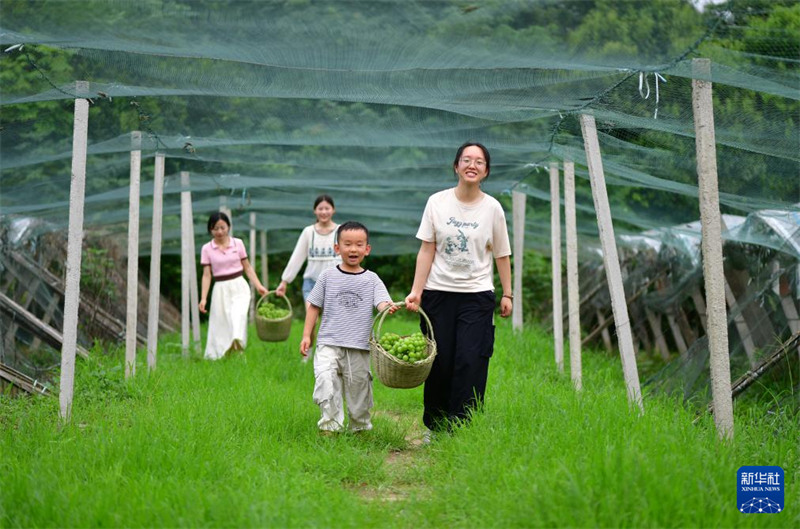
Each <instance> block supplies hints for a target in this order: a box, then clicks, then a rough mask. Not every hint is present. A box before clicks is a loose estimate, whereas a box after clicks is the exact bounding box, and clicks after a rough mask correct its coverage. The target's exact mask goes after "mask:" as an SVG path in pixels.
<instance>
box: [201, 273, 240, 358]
mask: <svg viewBox="0 0 800 529" xmlns="http://www.w3.org/2000/svg"><path fill="white" fill-rule="evenodd" d="M249 311H250V286H249V285H248V284H247V281H246V280H245V279H244V277H237V278H236V279H231V280H228V281H217V282H215V283H214V286H213V287H212V289H211V308H210V309H209V311H208V337H207V338H206V353H205V358H207V359H209V360H217V359H218V358H222V357H223V356H225V353H226V352H228V349H230V348H231V345H233V341H234V340H238V341H239V343H240V344H241V346H242V348H244V347H245V346H246V345H247V314H248V312H249Z"/></svg>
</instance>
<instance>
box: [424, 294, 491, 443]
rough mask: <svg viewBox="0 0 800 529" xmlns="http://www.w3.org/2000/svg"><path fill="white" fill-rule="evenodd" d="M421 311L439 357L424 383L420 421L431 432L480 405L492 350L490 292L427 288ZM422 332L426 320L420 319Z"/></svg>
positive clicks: (442, 427) (484, 390)
mask: <svg viewBox="0 0 800 529" xmlns="http://www.w3.org/2000/svg"><path fill="white" fill-rule="evenodd" d="M420 305H421V307H422V310H423V311H425V314H427V315H428V318H429V319H430V320H431V325H432V326H433V333H434V338H435V339H436V347H437V356H436V359H435V360H434V361H433V366H431V373H430V375H429V376H428V379H427V380H426V381H425V388H424V403H425V411H424V413H423V415H422V421H423V422H424V423H425V426H427V427H428V428H430V429H431V430H442V429H447V428H449V427H450V426H451V424H452V421H453V420H454V419H462V420H463V419H467V418H468V417H469V412H470V410H471V409H474V408H475V407H476V406H478V405H480V404H482V403H483V397H484V394H485V393H486V377H487V375H488V374H489V359H490V358H491V356H492V353H493V352H494V322H493V317H494V308H495V295H494V292H493V291H491V290H488V291H486V292H477V293H469V294H467V293H458V292H441V291H438V290H425V291H424V292H423V293H422V303H421V304H420ZM420 320H421V321H420V328H421V329H422V332H423V333H425V332H426V330H427V326H426V323H425V319H424V318H422V317H420Z"/></svg>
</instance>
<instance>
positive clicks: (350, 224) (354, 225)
mask: <svg viewBox="0 0 800 529" xmlns="http://www.w3.org/2000/svg"><path fill="white" fill-rule="evenodd" d="M356 230H361V231H363V232H364V233H366V234H367V244H369V230H368V229H367V227H366V226H364V225H363V224H361V223H360V222H356V221H354V220H348V221H347V222H345V223H344V224H340V225H339V229H338V230H336V241H337V242H338V241H339V239H340V238H341V236H342V232H343V231H356Z"/></svg>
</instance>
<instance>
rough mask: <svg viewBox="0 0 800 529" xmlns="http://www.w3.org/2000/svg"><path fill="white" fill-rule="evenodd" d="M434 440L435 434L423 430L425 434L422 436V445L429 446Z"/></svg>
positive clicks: (431, 431)
mask: <svg viewBox="0 0 800 529" xmlns="http://www.w3.org/2000/svg"><path fill="white" fill-rule="evenodd" d="M434 439H436V433H434V432H433V430H425V433H423V434H422V444H424V445H429V444H431V443H432V442H433V440H434Z"/></svg>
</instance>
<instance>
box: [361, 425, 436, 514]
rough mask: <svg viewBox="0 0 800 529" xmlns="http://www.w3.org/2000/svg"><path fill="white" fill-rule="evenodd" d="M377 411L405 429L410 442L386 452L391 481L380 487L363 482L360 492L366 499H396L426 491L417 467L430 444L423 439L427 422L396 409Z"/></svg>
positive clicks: (385, 462)
mask: <svg viewBox="0 0 800 529" xmlns="http://www.w3.org/2000/svg"><path fill="white" fill-rule="evenodd" d="M373 415H374V416H382V417H385V418H388V419H390V420H392V421H394V422H396V423H397V424H398V426H400V427H401V428H403V429H405V430H406V432H407V433H406V435H405V441H406V445H405V447H403V448H402V449H399V450H392V451H390V452H389V453H388V454H387V455H386V459H385V460H384V466H385V468H386V474H387V475H388V477H389V480H388V483H387V484H383V485H380V486H377V487H376V486H372V485H370V484H368V483H361V484H359V485H358V486H357V487H356V489H357V493H358V495H359V496H360V497H361V498H362V499H364V500H366V501H380V502H395V501H404V500H406V499H408V498H409V497H410V496H412V495H414V494H420V493H422V492H423V490H424V489H423V487H422V486H420V482H419V480H418V479H416V477H415V468H416V467H417V465H419V464H420V462H421V460H422V459H423V458H424V457H425V448H426V447H425V445H424V444H423V443H422V434H423V432H424V428H423V426H422V425H421V424H419V421H418V420H417V419H416V418H412V417H410V416H408V415H404V414H402V413H400V412H396V411H391V410H387V411H376V412H374V414H373Z"/></svg>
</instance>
